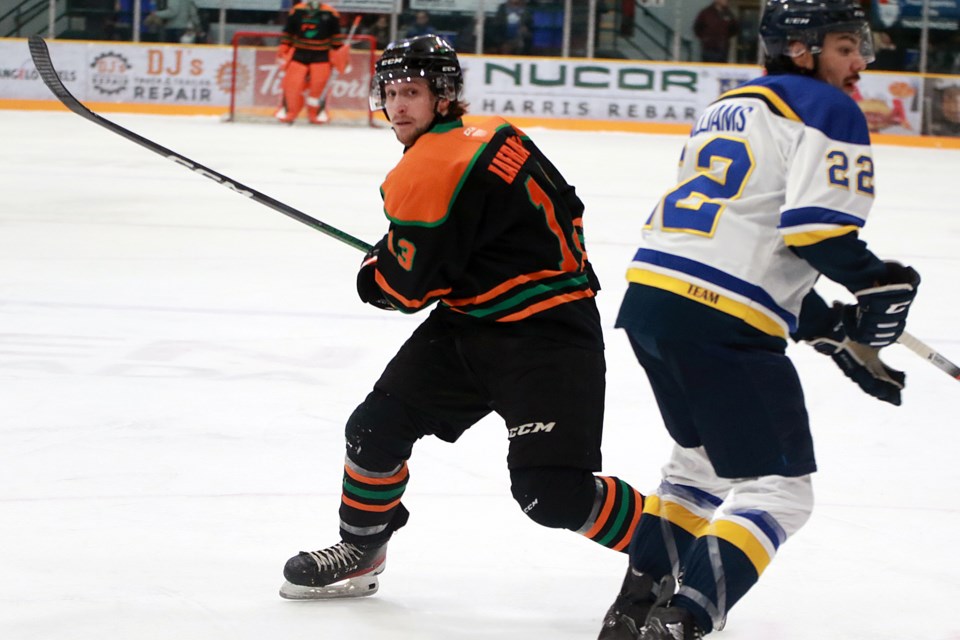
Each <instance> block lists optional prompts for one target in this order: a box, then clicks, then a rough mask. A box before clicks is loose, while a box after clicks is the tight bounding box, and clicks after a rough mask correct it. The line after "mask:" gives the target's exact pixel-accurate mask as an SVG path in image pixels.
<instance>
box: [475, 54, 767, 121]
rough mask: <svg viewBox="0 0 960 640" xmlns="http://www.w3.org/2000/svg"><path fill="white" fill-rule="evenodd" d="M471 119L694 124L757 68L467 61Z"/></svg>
mask: <svg viewBox="0 0 960 640" xmlns="http://www.w3.org/2000/svg"><path fill="white" fill-rule="evenodd" d="M461 63H462V66H463V67H464V80H465V83H466V92H465V95H466V97H467V100H468V101H470V107H471V108H470V110H471V113H474V114H501V115H504V116H507V117H509V116H510V115H522V116H527V117H539V118H583V119H589V120H625V121H633V122H659V123H682V124H691V125H692V124H693V123H694V122H696V120H697V115H698V114H699V113H700V111H702V110H703V109H704V107H706V106H707V105H708V104H710V103H711V102H712V101H713V100H715V99H716V98H717V96H719V95H720V94H721V93H722V92H724V91H726V90H727V89H731V88H733V87H735V86H737V85H739V84H741V83H743V82H746V81H747V80H750V79H751V78H755V77H757V76H758V75H760V69H759V68H757V67H747V66H737V65H729V66H724V67H720V66H717V65H707V66H701V67H698V66H693V65H686V64H684V65H680V64H669V63H657V62H642V61H637V60H631V61H623V62H620V61H607V60H602V61H598V60H583V59H560V58H529V57H515V58H513V57H495V58H482V57H480V58H477V57H465V58H464V59H463V60H462V61H461Z"/></svg>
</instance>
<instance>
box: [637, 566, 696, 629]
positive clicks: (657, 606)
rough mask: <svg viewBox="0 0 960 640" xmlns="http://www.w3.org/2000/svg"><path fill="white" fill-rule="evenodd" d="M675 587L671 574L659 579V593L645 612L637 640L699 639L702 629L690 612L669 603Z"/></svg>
mask: <svg viewBox="0 0 960 640" xmlns="http://www.w3.org/2000/svg"><path fill="white" fill-rule="evenodd" d="M676 587H677V582H676V580H674V578H673V576H672V575H669V574H668V575H665V576H664V577H663V578H661V579H660V593H659V594H658V595H657V600H656V602H654V603H653V607H652V608H651V609H650V613H648V614H647V620H646V623H645V624H644V625H643V628H642V629H641V630H640V636H639V640H699V639H700V638H702V637H703V631H702V630H701V629H700V627H698V626H697V623H696V622H695V621H694V618H693V614H692V613H690V612H689V611H687V610H686V609H684V608H683V607H674V606H671V605H670V599H671V598H672V597H673V594H674V591H676Z"/></svg>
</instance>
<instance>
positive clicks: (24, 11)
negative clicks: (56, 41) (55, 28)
mask: <svg viewBox="0 0 960 640" xmlns="http://www.w3.org/2000/svg"><path fill="white" fill-rule="evenodd" d="M49 11H50V0H21V1H20V2H19V3H18V4H17V5H16V6H15V7H13V8H12V9H10V10H9V11H7V12H6V13H4V14H2V15H0V37H4V38H20V37H27V36H32V35H37V34H40V35H45V34H46V31H47V30H48V29H49V20H48V19H47V15H49ZM39 29H42V31H41V30H39Z"/></svg>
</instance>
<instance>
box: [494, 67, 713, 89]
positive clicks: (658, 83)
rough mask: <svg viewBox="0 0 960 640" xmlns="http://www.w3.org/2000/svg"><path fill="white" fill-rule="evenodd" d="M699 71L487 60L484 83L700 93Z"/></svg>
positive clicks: (532, 86) (531, 86) (501, 85)
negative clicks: (698, 86)
mask: <svg viewBox="0 0 960 640" xmlns="http://www.w3.org/2000/svg"><path fill="white" fill-rule="evenodd" d="M698 78H699V74H698V73H697V72H696V71H688V70H683V69H677V68H672V69H671V68H665V69H661V68H659V67H657V66H648V67H633V66H627V65H622V66H621V65H617V64H611V65H609V66H601V65H597V64H576V63H565V62H552V61H547V62H542V63H541V62H527V61H523V62H516V63H506V64H499V63H496V62H485V63H484V65H483V84H484V86H488V87H490V86H500V87H503V86H504V85H508V86H509V85H512V86H516V87H529V88H534V87H544V88H548V87H564V88H568V89H586V90H598V89H615V90H621V91H657V92H666V91H669V90H671V89H675V90H677V89H679V90H685V91H687V92H689V93H691V94H696V93H697V81H698Z"/></svg>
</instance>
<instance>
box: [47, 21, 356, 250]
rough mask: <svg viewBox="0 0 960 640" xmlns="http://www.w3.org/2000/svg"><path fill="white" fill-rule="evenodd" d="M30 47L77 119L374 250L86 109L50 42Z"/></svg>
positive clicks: (346, 241)
mask: <svg viewBox="0 0 960 640" xmlns="http://www.w3.org/2000/svg"><path fill="white" fill-rule="evenodd" d="M29 47H30V56H31V57H32V58H33V64H34V65H35V66H36V67H37V71H38V72H39V73H40V78H41V79H42V80H43V83H44V84H45V85H47V87H48V88H49V89H50V91H52V92H53V95H55V96H56V97H57V99H58V100H59V101H60V102H62V103H63V105H64V106H65V107H66V108H67V109H69V110H70V111H73V112H74V113H75V114H77V115H78V116H80V117H82V118H85V119H86V120H89V121H90V122H92V123H94V124H98V125H100V126H101V127H104V128H105V129H109V130H110V131H112V132H114V133H116V134H118V135H121V136H123V137H124V138H126V139H127V140H130V141H131V142H136V143H137V144H139V145H140V146H142V147H146V148H147V149H149V150H150V151H153V152H154V153H158V154H160V155H161V156H163V157H164V158H167V159H169V160H173V161H174V162H176V163H177V164H179V165H183V166H184V167H186V168H187V169H190V170H191V171H193V172H195V173H199V174H200V175H202V176H203V177H205V178H210V179H211V180H213V181H214V182H217V183H219V184H222V185H223V186H225V187H226V188H228V189H230V190H231V191H233V192H235V193H239V194H240V195H242V196H246V197H248V198H250V199H251V200H254V201H255V202H259V203H260V204H263V205H266V206H268V207H270V208H271V209H273V210H274V211H279V212H280V213H282V214H283V215H285V216H289V217H291V218H293V219H294V220H296V221H297V222H302V223H303V224H305V225H307V226H308V227H311V228H313V229H316V230H317V231H320V232H322V233H325V234H327V235H328V236H330V237H332V238H336V239H337V240H339V241H340V242H343V243H344V244H348V245H350V246H351V247H353V248H355V249H359V250H360V251H363V252H364V253H366V252H367V251H369V250H370V249H371V248H372V247H371V245H369V244H367V243H366V242H364V241H363V240H360V239H358V238H354V237H353V236H351V235H350V234H348V233H345V232H343V231H340V230H339V229H336V228H334V227H331V226H330V225H328V224H325V223H323V222H320V221H319V220H317V219H316V218H312V217H310V216H308V215H307V214H305V213H303V212H302V211H299V210H297V209H294V208H293V207H291V206H290V205H286V204H284V203H282V202H280V201H279V200H274V199H273V198H271V197H270V196H268V195H266V194H263V193H260V192H259V191H257V190H256V189H253V188H251V187H248V186H247V185H245V184H243V183H240V182H237V181H236V180H233V179H232V178H228V177H227V176H225V175H223V174H222V173H219V172H217V171H214V170H213V169H210V168H209V167H205V166H203V165H202V164H200V163H199V162H194V161H193V160H191V159H189V158H186V157H184V156H181V155H180V154H178V153H175V152H174V151H171V150H170V149H167V148H166V147H163V146H161V145H159V144H157V143H156V142H153V141H152V140H148V139H147V138H144V137H143V136H141V135H138V134H136V133H134V132H133V131H130V130H129V129H125V128H123V127H121V126H120V125H118V124H116V123H114V122H111V121H109V120H107V119H106V118H102V117H100V116H98V115H97V114H96V113H94V112H93V111H90V109H87V108H86V107H85V106H83V104H82V103H81V102H80V101H79V100H77V99H76V98H75V97H74V96H73V94H71V93H70V92H69V91H67V88H66V87H65V86H63V82H62V81H61V80H60V77H59V76H58V75H57V70H56V69H54V67H53V62H51V60H50V50H49V49H48V48H47V43H46V42H44V40H43V38H41V37H40V36H30V40H29Z"/></svg>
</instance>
